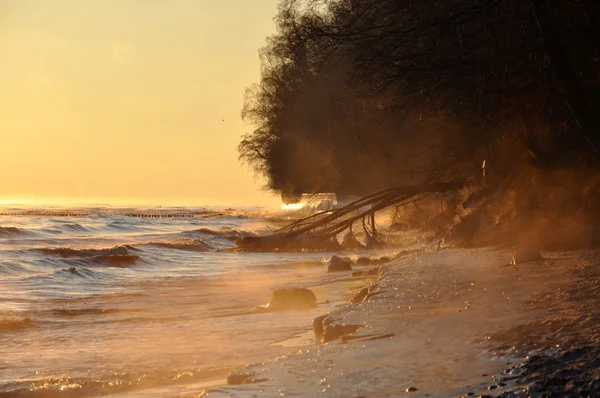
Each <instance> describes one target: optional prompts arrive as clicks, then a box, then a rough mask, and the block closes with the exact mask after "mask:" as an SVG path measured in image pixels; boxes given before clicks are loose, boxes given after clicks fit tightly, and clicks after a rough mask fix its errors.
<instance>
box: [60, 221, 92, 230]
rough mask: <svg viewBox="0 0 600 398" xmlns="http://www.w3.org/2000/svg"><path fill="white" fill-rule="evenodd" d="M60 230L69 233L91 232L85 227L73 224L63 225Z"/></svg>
mask: <svg viewBox="0 0 600 398" xmlns="http://www.w3.org/2000/svg"><path fill="white" fill-rule="evenodd" d="M59 228H60V229H63V230H67V231H68V232H89V229H87V228H86V227H84V226H83V225H81V224H77V223H72V224H63V225H60V226H59Z"/></svg>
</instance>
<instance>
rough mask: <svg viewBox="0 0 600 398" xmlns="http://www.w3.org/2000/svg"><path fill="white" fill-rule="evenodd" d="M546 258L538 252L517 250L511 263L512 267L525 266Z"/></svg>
mask: <svg viewBox="0 0 600 398" xmlns="http://www.w3.org/2000/svg"><path fill="white" fill-rule="evenodd" d="M543 259H544V258H543V257H542V255H541V253H540V252H539V251H537V250H534V249H526V248H525V249H519V250H517V252H516V253H515V254H514V256H513V258H512V260H510V263H511V264H512V265H517V264H525V263H531V262H534V261H541V260H543Z"/></svg>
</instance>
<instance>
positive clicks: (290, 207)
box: [281, 202, 306, 210]
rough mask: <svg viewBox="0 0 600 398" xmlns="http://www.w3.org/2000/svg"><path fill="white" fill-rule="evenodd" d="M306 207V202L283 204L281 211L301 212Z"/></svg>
mask: <svg viewBox="0 0 600 398" xmlns="http://www.w3.org/2000/svg"><path fill="white" fill-rule="evenodd" d="M304 206H306V202H299V203H282V204H281V210H300V209H302V208H303V207H304Z"/></svg>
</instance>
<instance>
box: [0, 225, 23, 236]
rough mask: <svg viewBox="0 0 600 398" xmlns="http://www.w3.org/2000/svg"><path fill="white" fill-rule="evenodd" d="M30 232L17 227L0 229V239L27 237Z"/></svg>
mask: <svg viewBox="0 0 600 398" xmlns="http://www.w3.org/2000/svg"><path fill="white" fill-rule="evenodd" d="M28 233H29V231H27V230H26V229H21V228H17V227H0V237H10V236H18V235H27V234H28Z"/></svg>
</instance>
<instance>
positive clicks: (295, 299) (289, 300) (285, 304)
mask: <svg viewBox="0 0 600 398" xmlns="http://www.w3.org/2000/svg"><path fill="white" fill-rule="evenodd" d="M316 306H317V296H315V294H314V293H313V292H312V290H310V289H306V288H301V287H288V288H283V289H277V290H275V291H274V292H273V296H272V297H271V301H270V302H269V305H268V306H267V308H268V309H269V310H272V311H280V310H293V309H304V308H314V307H316Z"/></svg>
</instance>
